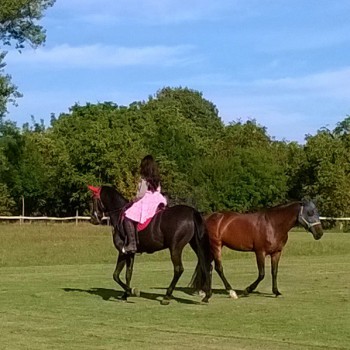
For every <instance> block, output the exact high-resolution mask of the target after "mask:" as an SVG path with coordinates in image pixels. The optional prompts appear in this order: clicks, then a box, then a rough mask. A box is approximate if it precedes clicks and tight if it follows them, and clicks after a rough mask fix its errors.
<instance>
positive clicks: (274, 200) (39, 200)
mask: <svg viewBox="0 0 350 350" xmlns="http://www.w3.org/2000/svg"><path fill="white" fill-rule="evenodd" d="M54 3H55V0H21V1H18V0H2V1H1V3H0V43H2V44H3V45H4V46H15V48H17V49H18V50H21V49H23V48H24V47H25V46H27V45H30V46H32V47H38V46H40V45H42V44H43V43H44V42H45V38H46V32H45V29H44V28H43V27H42V26H41V25H40V24H39V21H40V20H41V19H42V17H43V15H44V13H45V11H46V10H47V9H49V8H50V7H52V6H53V5H54ZM5 57H6V51H4V50H3V49H1V50H0V215H10V214H19V213H20V212H21V198H22V197H24V198H25V203H26V207H25V208H26V212H25V214H26V215H57V216H63V215H73V214H74V213H75V212H76V210H79V212H80V213H87V211H88V204H87V203H88V198H89V194H88V192H87V190H86V185H87V184H94V185H99V184H111V185H114V186H116V187H117V188H118V190H119V191H121V192H122V193H123V194H124V195H125V196H126V197H128V198H132V197H133V195H134V193H135V187H136V182H137V177H138V175H137V173H138V167H139V162H140V159H141V158H142V157H143V156H144V155H146V154H149V153H150V154H152V155H154V157H155V158H156V159H157V160H158V162H159V164H160V168H161V172H162V188H163V190H164V192H165V194H166V195H167V196H168V198H169V202H170V203H171V204H176V203H187V204H189V205H192V206H195V207H197V208H198V209H199V210H201V211H203V212H211V211H215V210H222V209H228V210H236V211H242V212H243V211H250V210H256V209H259V208H263V207H269V206H273V205H275V204H279V203H282V202H286V201H288V200H292V199H297V200H300V199H301V198H304V197H309V198H313V199H314V200H316V201H317V205H318V207H319V209H320V211H321V213H322V214H324V215H327V216H349V214H350V176H349V170H350V169H349V168H350V162H349V157H350V152H349V148H350V117H349V116H347V117H346V118H345V119H344V120H342V121H339V123H338V124H337V126H336V127H335V128H334V130H329V129H327V128H323V129H321V130H319V131H318V132H317V133H316V135H308V136H307V137H306V143H305V145H300V144H298V143H296V142H286V141H276V140H275V139H274V138H272V137H270V136H269V135H268V134H267V132H266V128H265V127H264V126H261V125H259V124H257V123H256V121H255V120H250V121H248V122H245V123H242V122H241V121H239V120H238V121H235V122H232V123H230V124H229V125H225V124H224V123H223V122H222V120H221V119H220V117H219V115H218V110H217V108H216V106H215V105H214V104H213V103H212V102H210V101H208V100H206V99H205V98H203V96H202V94H201V93H200V92H198V91H194V90H191V89H188V88H170V87H165V88H163V89H161V90H159V91H158V92H157V93H156V94H155V95H154V96H150V97H149V99H148V100H147V101H138V102H134V103H131V104H130V105H129V106H118V105H117V104H115V103H113V102H105V103H99V104H86V105H84V106H80V105H74V106H72V107H71V109H70V111H69V113H63V114H60V115H59V116H58V117H56V116H55V115H52V118H51V123H50V126H49V127H45V125H44V123H43V122H42V121H41V122H39V123H37V122H36V121H35V120H34V118H33V120H32V123H31V124H29V123H27V124H25V125H23V126H22V127H18V126H17V125H16V124H15V123H14V122H12V121H11V120H6V119H5V117H6V115H7V106H8V104H11V103H13V104H16V100H17V99H18V98H19V97H20V96H21V93H20V92H19V91H18V89H17V87H16V85H15V84H14V83H13V82H12V80H11V76H10V75H8V74H6V72H5V67H6V63H5Z"/></svg>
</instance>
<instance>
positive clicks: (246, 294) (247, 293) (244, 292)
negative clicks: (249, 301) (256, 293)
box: [243, 288, 250, 297]
mask: <svg viewBox="0 0 350 350" xmlns="http://www.w3.org/2000/svg"><path fill="white" fill-rule="evenodd" d="M249 293H250V292H249V289H248V288H246V289H245V290H244V291H243V295H244V296H245V297H247V296H248V295H249Z"/></svg>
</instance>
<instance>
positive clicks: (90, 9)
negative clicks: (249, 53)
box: [53, 0, 255, 25]
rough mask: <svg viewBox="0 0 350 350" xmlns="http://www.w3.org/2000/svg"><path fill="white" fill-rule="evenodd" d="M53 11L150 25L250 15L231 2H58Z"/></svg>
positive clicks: (94, 19) (238, 3)
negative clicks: (233, 13)
mask: <svg viewBox="0 0 350 350" xmlns="http://www.w3.org/2000/svg"><path fill="white" fill-rule="evenodd" d="M250 2H251V1H250ZM253 2H255V1H253ZM53 11H63V12H64V13H67V14H69V16H73V17H75V18H76V19H77V20H80V21H86V22H90V23H99V24H103V23H105V24H106V23H116V22H121V21H124V22H129V21H137V22H143V23H148V24H153V25H159V24H165V23H168V24H169V23H179V22H186V21H197V20H203V19H205V20H215V19H218V18H219V17H221V16H222V15H227V12H228V11H230V12H231V13H232V12H240V11H241V12H242V13H246V14H247V13H249V11H247V4H246V2H243V3H242V2H241V1H234V0H221V1H212V0H187V1H185V2H184V1H177V0H161V1H160V0H118V1H115V0H100V1H99V2H98V4H96V0H70V1H62V2H57V3H56V4H55V6H54V8H53Z"/></svg>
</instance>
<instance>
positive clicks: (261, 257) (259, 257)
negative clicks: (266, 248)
mask: <svg viewBox="0 0 350 350" xmlns="http://www.w3.org/2000/svg"><path fill="white" fill-rule="evenodd" d="M255 256H256V262H257V265H258V270H259V275H258V278H257V279H256V280H255V281H254V282H253V283H252V284H251V285H250V286H248V287H247V288H246V289H245V290H244V295H248V294H249V293H251V292H252V291H253V290H255V288H256V287H257V286H258V284H259V283H260V282H261V281H262V280H263V279H264V277H265V253H264V252H255Z"/></svg>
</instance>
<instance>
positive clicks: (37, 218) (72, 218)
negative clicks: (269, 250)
mask: <svg viewBox="0 0 350 350" xmlns="http://www.w3.org/2000/svg"><path fill="white" fill-rule="evenodd" d="M108 219H109V218H108V217H104V218H103V219H102V220H108ZM12 220H15V221H19V222H20V223H21V224H22V223H24V222H26V221H29V222H31V221H62V222H64V221H75V223H76V224H78V222H79V221H89V220H90V216H79V215H78V214H77V215H76V216H68V217H64V218H60V217H49V216H23V215H19V216H0V221H12ZM320 220H335V221H350V218H334V217H326V216H321V217H320Z"/></svg>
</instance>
